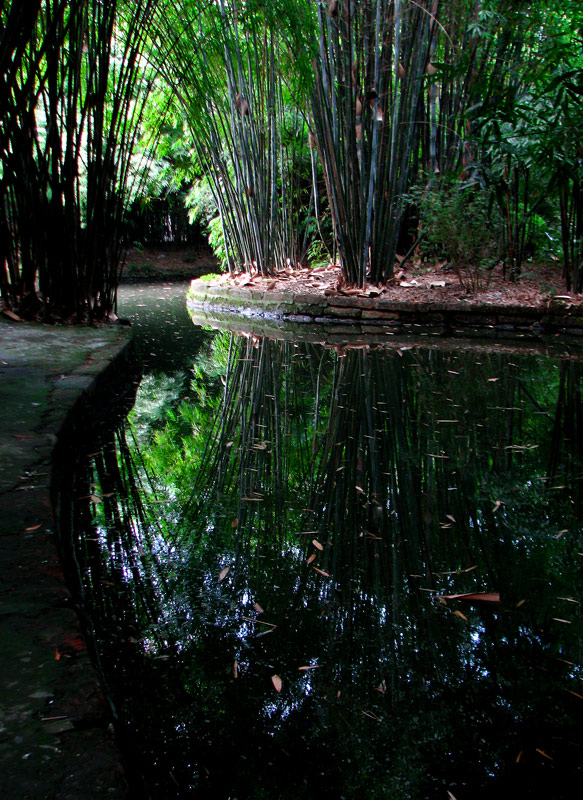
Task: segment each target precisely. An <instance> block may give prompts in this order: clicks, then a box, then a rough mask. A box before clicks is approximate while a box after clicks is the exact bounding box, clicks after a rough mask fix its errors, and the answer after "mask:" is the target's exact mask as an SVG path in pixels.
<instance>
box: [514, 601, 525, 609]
mask: <svg viewBox="0 0 583 800" xmlns="http://www.w3.org/2000/svg"><path fill="white" fill-rule="evenodd" d="M525 603H526V600H519V601H518V603H517V604H516V608H520V606H522V605H524V604H525Z"/></svg>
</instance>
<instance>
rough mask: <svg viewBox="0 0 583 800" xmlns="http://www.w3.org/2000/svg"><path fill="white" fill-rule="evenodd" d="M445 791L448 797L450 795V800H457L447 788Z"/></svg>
mask: <svg viewBox="0 0 583 800" xmlns="http://www.w3.org/2000/svg"><path fill="white" fill-rule="evenodd" d="M447 793H448V795H449V797H450V800H457V798H456V796H455V795H454V794H452V793H451V792H450V791H449V789H448V790H447Z"/></svg>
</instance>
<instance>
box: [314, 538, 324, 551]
mask: <svg viewBox="0 0 583 800" xmlns="http://www.w3.org/2000/svg"><path fill="white" fill-rule="evenodd" d="M312 544H313V545H314V547H315V548H316V549H317V550H323V549H324V545H323V544H320V542H319V541H318V540H317V539H312Z"/></svg>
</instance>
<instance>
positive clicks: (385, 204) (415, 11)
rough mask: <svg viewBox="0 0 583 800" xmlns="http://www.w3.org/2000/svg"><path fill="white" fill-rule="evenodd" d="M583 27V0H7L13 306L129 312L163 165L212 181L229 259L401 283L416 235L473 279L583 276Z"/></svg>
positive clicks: (569, 280) (234, 263)
mask: <svg viewBox="0 0 583 800" xmlns="http://www.w3.org/2000/svg"><path fill="white" fill-rule="evenodd" d="M582 32H583V10H582V9H581V7H580V4H579V3H577V2H575V0H566V2H565V3H563V4H562V5H561V9H560V10H557V11H554V10H550V9H548V8H547V7H546V5H545V4H543V3H542V2H532V1H530V2H527V0H450V1H449V2H442V1H441V0H363V2H350V0H294V1H293V2H291V3H290V2H283V0H268V2H265V1H262V2H259V0H246V2H243V1H242V0H217V2H215V3H203V2H201V0H178V1H177V2H168V1H167V0H139V2H135V3H128V2H127V1H126V0H114V2H110V3H106V4H104V3H101V2H99V1H98V0H69V1H68V2H67V1H66V0H44V1H43V0H26V2H15V1H14V2H8V3H5V4H3V5H2V8H1V10H0V75H1V76H2V77H1V82H0V109H1V119H0V209H1V212H0V234H1V236H0V288H1V293H2V298H3V302H4V305H5V307H6V308H8V309H9V310H12V311H13V312H14V313H16V314H19V315H21V316H23V317H28V318H31V317H33V318H34V317H37V318H44V319H67V320H69V319H73V320H78V321H84V320H85V321H99V320H103V319H107V318H109V317H111V315H112V314H113V313H114V312H115V306H116V288H117V284H118V282H119V278H120V274H121V270H122V266H123V256H124V250H125V248H126V247H127V246H128V244H130V243H131V236H130V235H129V234H128V227H127V217H128V208H129V206H130V205H131V203H133V202H135V201H136V198H140V197H142V198H143V199H144V202H147V199H148V193H150V194H152V192H154V191H155V190H153V189H147V184H148V175H149V173H150V172H151V170H152V166H153V165H158V166H159V165H160V164H162V165H163V168H164V169H165V171H166V174H168V175H169V176H170V179H169V183H172V181H173V182H174V187H175V190H176V191H178V192H179V193H181V196H184V197H187V198H188V197H189V196H191V195H192V191H193V190H194V188H196V187H197V186H200V185H201V183H202V182H204V183H205V185H208V189H209V192H210V196H211V200H210V202H209V203H208V204H207V205H208V206H209V208H210V210H208V209H207V211H208V217H207V219H206V220H205V222H206V223H208V225H209V230H210V231H212V233H213V237H212V242H213V246H215V249H216V251H217V253H218V254H219V255H220V257H221V259H222V260H223V263H224V267H225V268H226V269H229V270H230V271H231V272H237V271H239V270H247V271H252V272H257V273H259V274H261V275H266V276H267V275H271V274H274V273H275V272H277V271H280V270H286V269H294V268H297V267H298V265H301V266H306V265H309V264H310V263H315V262H316V261H318V260H322V259H324V260H325V261H329V260H332V261H337V262H338V263H339V264H340V265H341V267H342V272H343V276H344V280H345V281H346V283H348V284H352V285H358V286H362V285H363V284H365V283H366V282H370V283H375V284H382V283H385V282H386V281H388V280H390V279H391V278H392V275H393V272H394V269H395V266H398V265H400V264H402V263H403V262H404V260H406V259H407V258H408V257H409V256H410V255H411V253H413V252H416V253H422V254H424V255H425V256H426V257H427V258H437V257H445V258H446V260H447V261H449V263H451V264H452V266H453V267H454V268H455V269H456V270H458V271H459V275H460V279H461V280H462V282H463V283H465V285H466V288H468V289H475V288H479V285H480V278H481V275H482V274H485V273H486V271H487V269H488V268H490V267H492V266H493V264H494V263H499V262H500V261H501V262H502V263H503V265H504V270H505V274H506V276H507V277H508V279H510V280H515V279H517V278H518V277H519V276H520V274H521V272H522V271H524V265H525V263H526V262H527V261H528V260H529V259H532V258H533V257H534V258H539V259H540V258H542V259H544V258H547V259H548V258H553V259H554V260H556V261H557V262H558V263H559V264H560V265H561V266H562V270H563V276H564V279H565V285H566V288H568V289H572V290H574V291H580V290H582V289H583V248H582V241H583V238H582V237H583V190H582V178H583V163H582V153H581V147H580V144H579V138H580V137H579V131H580V130H581V128H582V126H583V113H582V110H581V109H582V103H581V99H582V96H583V56H582V48H581V44H582ZM169 139H170V140H174V141H175V142H179V143H180V148H181V152H182V153H183V157H181V159H180V163H179V159H178V158H177V157H176V155H175V152H172V151H171V150H170V151H168V150H164V149H163V148H162V147H161V142H164V141H168V140H169ZM157 191H159V192H160V191H168V184H166V185H165V188H163V189H158V190H157ZM193 213H194V212H193ZM468 276H469V277H468Z"/></svg>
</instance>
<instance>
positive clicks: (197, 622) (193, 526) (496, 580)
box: [82, 336, 583, 798]
mask: <svg viewBox="0 0 583 800" xmlns="http://www.w3.org/2000/svg"><path fill="white" fill-rule="evenodd" d="M217 344H218V346H219V348H221V349H222V352H223V354H225V355H226V356H227V357H224V359H223V361H222V364H221V372H222V373H223V374H224V387H223V391H222V399H221V401H220V403H219V404H218V405H217V399H218V396H217V395H216V394H214V393H213V392H211V393H210V395H209V402H208V404H207V405H206V406H204V410H203V411H202V412H201V414H200V417H199V418H198V423H199V424H197V426H193V427H192V428H191V429H190V430H189V431H188V433H187V432H186V431H185V429H182V430H180V431H178V429H177V428H175V422H174V421H173V420H169V421H168V423H167V425H166V429H165V431H164V435H165V436H167V437H168V438H167V439H165V440H162V439H160V438H157V440H156V442H155V443H154V448H153V453H154V455H153V456H151V457H150V463H151V464H155V463H159V462H157V455H155V454H156V452H157V450H158V449H160V450H162V451H163V452H164V453H166V455H165V457H164V459H163V461H162V463H163V466H164V469H165V470H166V474H165V475H162V474H158V475H157V476H156V479H157V481H159V482H160V483H161V484H162V485H164V484H165V485H166V486H171V487H172V489H173V490H174V491H176V494H177V496H178V497H179V498H180V502H179V503H178V506H177V508H178V510H176V509H174V510H170V511H168V512H167V513H163V512H162V510H161V508H162V507H161V506H160V505H155V504H150V503H148V505H147V506H146V507H145V509H143V508H142V505H141V504H142V501H143V499H144V497H145V496H147V495H148V490H147V484H145V483H144V484H143V486H142V489H140V490H138V491H136V488H135V487H136V484H135V481H136V479H135V478H133V477H132V474H133V473H132V472H131V471H130V470H129V465H130V458H129V451H128V450H127V448H126V446H125V444H124V440H123V439H121V440H120V448H119V451H118V456H117V462H118V463H119V464H120V465H123V469H121V468H120V469H118V470H116V468H115V458H114V455H113V451H112V450H111V449H110V451H109V454H108V455H107V459H108V461H107V464H106V466H105V467H104V468H102V467H101V466H100V459H101V458H103V459H105V458H106V456H105V455H103V456H100V457H99V458H98V460H97V474H96V476H95V479H96V480H97V481H98V484H99V485H98V487H97V488H96V489H95V490H94V491H96V492H97V494H100V492H102V493H103V495H106V494H108V493H109V492H108V491H107V490H108V489H111V488H112V484H111V481H116V483H117V485H118V490H119V489H122V488H124V487H125V488H124V494H121V495H119V496H116V497H115V498H113V497H112V498H111V499H108V500H107V502H105V499H104V502H103V514H104V516H103V518H102V522H101V523H100V524H99V526H98V535H97V536H95V537H94V538H95V539H97V542H96V543H94V544H93V545H92V546H93V547H94V551H95V557H94V558H91V559H89V560H88V562H85V563H86V566H85V567H83V568H82V571H83V572H84V574H85V575H86V577H85V581H86V582H90V583H91V585H92V586H98V588H99V591H98V592H97V597H96V601H95V602H96V603H97V606H98V608H97V609H96V610H95V611H94V612H92V613H93V614H96V615H97V616H98V617H99V615H100V614H101V615H102V620H103V623H102V624H103V627H104V629H105V626H106V624H107V619H108V614H110V613H111V611H110V609H111V608H113V607H114V605H115V604H116V603H117V601H116V595H118V596H119V598H120V599H119V602H120V603H121V604H122V605H123V608H122V609H120V611H119V612H118V611H116V612H115V613H116V616H117V618H118V623H117V624H118V628H117V629H116V631H114V632H113V633H112V631H111V630H109V629H107V634H104V639H103V641H102V642H101V643H100V644H99V648H100V652H101V653H102V663H103V664H104V668H105V667H107V662H108V661H109V660H113V659H114V655H113V654H114V653H115V663H116V665H117V664H118V663H120V662H119V659H120V656H119V654H118V648H121V649H122V650H123V653H124V656H123V657H124V659H127V664H128V665H129V666H128V667H127V668H126V669H127V675H128V676H129V677H130V681H131V683H130V684H129V685H128V682H127V680H125V681H124V680H123V679H122V680H120V682H119V684H118V680H119V676H116V678H115V681H114V678H113V677H110V679H109V680H110V684H111V691H112V692H113V693H114V696H115V698H116V705H117V706H119V709H120V715H121V716H122V718H124V719H125V718H127V720H128V722H127V724H128V725H131V726H133V730H134V734H133V736H134V738H135V740H136V741H135V742H134V745H133V746H134V747H135V751H136V752H138V751H141V752H145V751H147V750H148V749H150V750H151V751H152V753H153V754H154V753H155V755H153V758H152V764H151V765H149V764H148V765H147V766H142V770H143V773H144V774H145V775H146V776H147V781H148V783H149V785H151V786H153V787H155V790H156V792H157V793H158V794H159V795H160V796H162V795H164V796H172V795H174V794H176V795H177V796H187V795H188V793H189V792H190V791H191V789H192V790H196V791H198V792H202V793H203V794H204V793H206V795H207V796H213V797H227V796H230V795H232V794H234V793H235V792H236V793H237V796H241V797H249V798H262V797H274V796H277V797H282V798H296V797H314V798H315V797H318V798H320V797H334V798H336V797H339V796H341V795H343V796H345V797H354V796H356V794H357V793H358V792H359V791H360V787H362V786H363V785H366V787H367V797H371V798H384V797H391V798H405V797H409V796H413V797H425V796H433V795H435V794H436V792H440V791H441V790H442V789H443V787H444V786H446V787H448V789H450V790H451V791H452V792H453V793H454V794H456V793H457V791H458V790H460V789H461V787H463V786H464V785H465V787H466V791H467V790H468V787H469V788H470V790H471V794H472V797H479V798H481V797H484V798H485V797H488V796H491V794H492V792H497V793H498V792H499V791H500V789H502V790H504V789H507V790H508V792H510V793H512V792H513V791H514V792H515V791H516V790H517V787H518V786H520V787H521V792H522V793H526V792H527V791H528V790H529V788H530V789H538V790H540V791H547V792H550V794H551V795H552V796H553V797H563V796H567V795H565V794H564V793H561V790H560V789H558V790H557V786H560V785H562V784H561V782H564V781H565V776H566V775H568V774H571V773H573V774H574V773H575V772H576V770H577V768H578V766H580V764H581V757H580V750H579V749H578V747H579V745H580V744H581V736H580V729H579V727H578V721H577V718H576V709H575V707H574V701H575V700H576V699H577V697H576V696H577V695H580V694H581V684H580V680H581V672H580V670H581V667H580V658H579V655H578V654H579V649H580V637H581V633H582V631H581V620H580V615H579V611H578V609H579V606H578V602H580V600H581V598H580V596H578V594H579V593H580V588H579V587H580V585H581V566H580V564H581V561H580V559H578V557H577V555H576V553H577V552H578V551H579V550H580V549H581V521H580V515H579V513H578V508H577V506H575V507H573V506H572V503H571V498H572V493H573V485H574V482H575V483H576V481H577V479H578V476H579V475H580V463H581V462H580V461H579V460H578V455H579V454H578V446H579V445H578V441H579V440H580V437H579V439H576V438H574V435H575V434H576V433H577V431H578V429H577V428H573V427H571V428H569V425H567V424H565V420H567V419H569V420H572V421H573V424H575V422H576V420H577V419H578V418H580V416H578V415H581V412H582V411H583V409H582V406H581V398H580V394H579V392H580V385H581V367H580V364H578V363H570V362H564V363H561V364H556V363H553V362H552V361H550V360H544V359H537V358H534V357H530V356H522V357H520V356H518V355H516V356H511V357H509V356H503V355H498V354H496V353H489V352H487V351H484V352H480V351H477V352H475V353H473V352H472V351H470V352H469V353H467V354H460V353H448V352H446V351H443V352H441V351H439V350H430V349H422V348H418V347H415V348H401V349H400V350H396V349H393V350H390V351H386V350H382V349H379V350H377V351H374V350H371V349H370V348H367V347H364V348H359V349H350V348H345V349H343V350H342V351H340V352H339V353H337V354H334V352H333V351H331V350H326V349H324V348H320V347H315V346H307V345H293V344H289V343H277V342H272V341H269V340H266V339H257V338H254V337H251V338H246V339H242V338H235V337H230V338H229V337H226V336H223V337H220V338H219V339H218V340H217ZM194 390H196V386H195V387H194ZM194 390H193V391H194ZM200 396H203V395H200V394H196V395H195V394H193V397H197V403H198V398H199V397H200ZM192 405H195V403H193V404H192ZM187 406H188V402H185V403H184V410H183V412H181V413H183V414H184V415H186V414H187V411H186V408H187ZM188 413H189V414H190V416H189V417H188V418H189V419H190V420H195V419H197V418H196V412H195V411H193V410H191V411H190V412H188ZM553 419H555V420H556V425H555V426H554V427H553ZM203 425H204V427H203ZM173 432H175V433H177V435H178V441H177V442H175V443H174V453H175V459H176V460H175V464H176V466H175V467H174V466H173V464H172V462H171V459H170V453H171V452H172V450H171V439H170V437H171V434H172V433H173ZM209 432H210V433H209ZM557 453H560V454H561V456H560V458H559V457H558V456H557V455H556V454H557ZM186 454H188V456H189V457H192V461H191V463H190V465H189V464H188V461H187V455H186ZM541 455H542V457H541ZM112 458H113V459H114V461H113V462H112V461H111V459H112ZM545 463H548V464H550V465H551V466H550V468H549V471H548V474H546V473H545V472H543V470H544V468H545ZM563 464H566V465H569V468H568V469H565V470H564V472H563V471H562V466H561V465H563ZM104 465H105V461H104ZM577 465H579V469H578V470H577ZM138 472H140V470H138ZM141 474H142V476H143V475H144V473H143V472H142V473H141ZM559 475H560V476H561V480H560V483H561V484H562V485H563V484H564V486H565V487H566V488H564V489H560V490H558V489H554V488H552V487H554V486H555V485H556V484H555V483H554V480H555V477H558V476H559ZM116 476H117V478H116ZM551 476H552V480H548V479H549V478H551ZM85 480H89V476H88V475H87V473H86V478H85ZM142 480H144V478H143V477H142ZM83 493H84V494H89V493H90V492H89V488H87V489H86V490H85V491H84V492H83ZM187 497H188V498H189V502H188V503H185V502H184V498H187ZM124 498H126V499H124ZM130 501H131V502H130ZM132 504H133V505H132ZM130 508H133V510H132V511H131V513H126V511H128V510H129V509H130ZM148 508H149V509H157V510H156V511H152V510H150V511H147V510H146V509H148ZM173 508H174V507H173ZM152 514H153V515H154V516H152ZM566 528H568V529H569V530H568V531H565V529H566ZM170 531H173V532H172V533H170ZM89 541H90V540H89ZM166 542H169V543H171V544H165V543H166ZM312 556H315V558H314V559H313V558H312ZM152 565H155V569H154V567H153V566H152ZM227 568H228V570H227ZM110 584H115V587H113V586H111V587H110ZM108 587H109V588H108ZM480 591H497V592H500V594H501V602H500V603H486V602H481V603H480V602H474V603H470V602H467V601H465V602H464V601H463V600H452V599H447V600H439V597H443V595H451V594H459V593H464V592H480ZM567 623H569V624H567ZM128 636H129V637H131V640H132V643H131V646H130V645H128ZM111 644H113V647H112V646H111ZM128 651H131V652H129V653H128ZM300 667H314V669H308V670H300V669H299V668H300ZM110 668H111V667H110ZM118 672H119V670H118ZM274 674H277V675H279V676H280V677H281V678H282V680H283V689H282V691H281V693H277V692H276V691H275V688H274V686H273V684H272V681H271V677H272V676H273V675H274ZM134 676H137V677H134ZM235 676H236V677H235ZM134 689H135V692H136V695H135V697H140V698H141V696H142V695H145V696H147V697H151V698H152V703H154V702H155V699H154V698H155V697H156V696H158V695H159V694H160V692H163V693H164V694H163V698H161V699H160V700H159V702H158V701H156V703H157V705H156V710H155V711H154V710H152V709H151V707H150V703H149V702H148V703H143V702H142V701H141V699H140V703H138V704H137V705H138V706H139V707H138V708H135V705H136V702H135V697H134V694H133V692H134ZM569 692H571V694H570V695H569V694H568V693H569ZM573 693H574V694H573ZM571 700H572V701H573V702H570V701H571ZM577 702H580V701H577ZM160 731H161V733H160ZM541 753H543V754H545V755H541ZM547 756H548V758H547ZM550 759H552V761H551V760H550ZM226 765H228V769H226V768H225V766H226ZM168 773H171V776H172V780H170V779H168V778H167V776H168ZM558 775H560V776H561V777H560V781H558V778H557V776H558ZM177 787H178V788H177Z"/></svg>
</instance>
